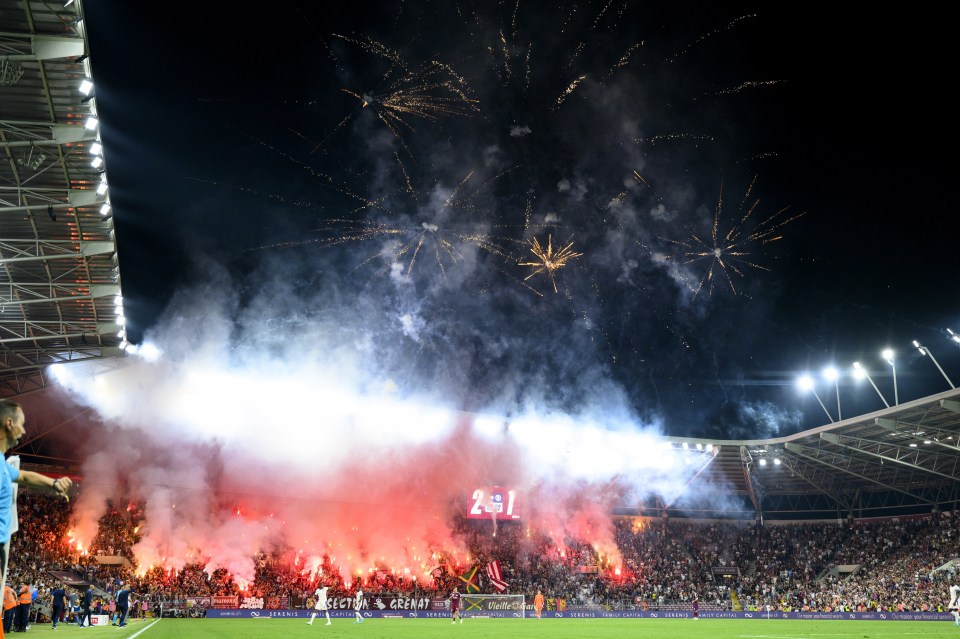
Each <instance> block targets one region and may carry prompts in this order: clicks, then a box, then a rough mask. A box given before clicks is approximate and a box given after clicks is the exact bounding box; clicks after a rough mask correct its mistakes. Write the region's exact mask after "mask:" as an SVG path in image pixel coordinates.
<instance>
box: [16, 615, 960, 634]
mask: <svg viewBox="0 0 960 639" xmlns="http://www.w3.org/2000/svg"><path fill="white" fill-rule="evenodd" d="M30 632H32V633H34V634H42V635H47V636H49V635H55V636H56V637H57V639H62V638H63V635H67V636H69V637H73V636H75V635H76V636H78V637H79V636H83V637H85V638H86V639H95V638H96V637H100V636H103V637H111V638H112V639H132V638H133V637H134V636H136V639H224V638H225V637H229V639H263V638H264V637H277V638H278V639H300V638H302V639H334V638H336V639H423V638H425V637H440V638H443V639H535V638H537V637H543V639H625V638H628V637H639V638H641V639H686V638H688V637H691V638H700V637H703V638H704V639H948V638H949V639H960V628H958V627H956V626H954V625H953V622H952V621H795V620H788V619H769V620H767V619H764V620H758V619H742V620H741V619H698V620H693V619H546V618H545V619H541V620H540V621H537V620H536V619H467V620H465V621H464V622H463V623H462V624H459V623H458V624H456V625H452V624H451V623H450V622H449V621H447V620H445V619H368V620H366V621H364V622H363V623H362V624H355V623H354V622H353V621H352V620H351V619H334V620H333V624H332V625H330V626H327V625H324V624H323V623H322V621H321V619H320V618H317V620H316V621H314V622H313V625H312V626H308V625H307V624H306V623H305V621H304V620H303V619H161V620H159V621H158V620H155V619H147V620H142V621H141V620H137V621H132V622H131V623H130V624H129V625H128V626H127V627H126V628H116V627H113V626H104V627H92V628H84V629H80V628H78V627H76V626H73V625H71V624H60V625H59V626H58V627H57V631H56V633H51V632H50V625H49V624H34V625H33V627H32V628H31V629H30Z"/></svg>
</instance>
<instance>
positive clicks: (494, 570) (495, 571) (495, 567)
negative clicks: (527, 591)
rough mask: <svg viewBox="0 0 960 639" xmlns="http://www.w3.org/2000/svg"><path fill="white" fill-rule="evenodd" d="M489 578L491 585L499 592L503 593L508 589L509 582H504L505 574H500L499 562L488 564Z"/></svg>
mask: <svg viewBox="0 0 960 639" xmlns="http://www.w3.org/2000/svg"><path fill="white" fill-rule="evenodd" d="M487 578H488V579H490V583H491V584H493V587H494V588H496V589H497V592H503V591H504V590H506V589H507V582H505V581H504V580H503V573H501V572H500V562H499V561H496V560H494V561H491V562H490V563H489V564H487Z"/></svg>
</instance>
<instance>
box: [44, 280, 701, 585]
mask: <svg viewBox="0 0 960 639" xmlns="http://www.w3.org/2000/svg"><path fill="white" fill-rule="evenodd" d="M211 290H212V289H210V288H204V289H201V290H197V291H194V292H193V293H191V294H185V295H181V296H178V298H177V300H176V302H175V305H174V306H172V307H171V309H170V311H169V312H168V313H167V314H166V318H165V320H163V321H162V322H161V323H159V324H158V326H157V327H156V328H155V329H154V330H153V331H152V332H151V334H150V335H149V337H148V339H149V341H150V342H151V343H152V344H154V345H155V347H156V348H157V349H158V350H159V352H161V353H162V356H161V357H160V358H159V359H158V360H156V361H147V360H144V359H141V358H138V357H136V356H131V357H130V360H129V364H128V365H127V366H124V367H121V368H119V369H117V370H116V371H114V372H111V373H106V374H100V375H98V376H97V377H96V378H92V377H87V376H84V375H82V374H81V373H80V369H61V371H60V373H59V379H60V381H61V384H62V385H63V386H64V387H65V388H67V389H68V390H69V391H70V392H71V393H72V394H73V395H74V396H75V397H76V398H77V399H78V401H80V402H82V403H84V404H86V405H89V406H92V407H93V408H94V409H95V410H96V413H97V414H98V415H99V416H100V418H101V419H102V420H103V422H104V423H105V424H106V426H105V429H106V432H105V433H104V436H103V437H98V438H97V441H96V443H95V445H93V444H92V443H91V445H90V446H89V448H90V449H91V450H95V451H96V452H92V453H90V454H87V455H86V458H85V460H84V462H83V475H84V482H83V491H82V494H81V496H80V497H79V499H78V501H77V503H76V507H75V517H76V521H75V522H74V526H73V530H74V534H75V538H76V539H77V541H78V542H80V543H81V544H82V545H83V547H88V546H89V543H90V541H91V540H92V538H93V534H94V531H95V530H96V522H97V520H98V518H99V517H100V516H101V515H102V514H103V512H104V510H105V508H106V505H107V502H108V500H112V501H113V502H114V504H115V505H117V504H119V505H120V506H121V507H122V505H123V504H124V503H126V502H125V501H124V500H142V502H143V503H144V504H145V519H146V522H147V523H146V524H145V526H144V528H143V530H142V531H141V532H142V541H141V542H140V543H139V544H138V545H137V546H136V547H135V549H134V551H135V553H136V556H137V559H138V562H139V564H140V568H141V569H146V568H148V567H150V566H158V565H160V566H168V567H170V566H172V567H181V566H182V565H184V564H185V563H188V562H195V561H201V562H204V563H205V565H206V566H207V568H208V570H214V569H216V568H227V569H228V570H230V571H231V572H232V573H233V574H234V575H236V576H237V578H238V580H239V581H240V582H241V583H245V582H249V581H251V580H252V579H253V562H252V556H253V555H254V553H255V552H256V551H258V550H261V549H263V548H267V547H270V544H271V543H272V542H274V541H276V540H278V539H279V540H283V541H285V542H286V543H289V544H290V545H291V546H292V547H293V548H296V549H297V551H298V552H299V553H301V554H302V556H303V557H304V558H305V560H304V561H305V563H304V565H305V566H306V567H309V566H314V567H316V566H317V565H319V562H320V558H321V557H322V556H323V555H324V554H325V553H326V554H329V555H331V556H332V557H335V558H336V559H335V560H334V561H333V563H334V565H337V566H339V567H340V568H339V569H340V571H341V573H342V574H343V576H344V577H345V578H346V579H349V576H350V575H352V574H356V572H357V571H358V570H367V569H369V568H371V567H372V566H373V565H378V566H380V565H386V566H389V567H396V568H401V567H402V568H409V569H411V570H412V571H413V573H414V574H416V573H418V572H419V571H420V569H421V568H422V567H423V566H425V565H426V564H428V563H429V556H430V554H431V553H432V552H436V551H438V550H447V551H449V552H451V553H453V556H454V557H455V558H457V557H459V558H460V560H463V561H465V552H466V549H465V548H463V547H461V543H462V542H460V541H459V540H458V539H457V538H455V537H454V535H453V534H452V532H451V531H450V529H449V527H448V522H449V521H450V520H451V517H455V516H460V515H462V514H463V513H464V512H465V509H466V506H467V499H468V497H469V493H470V491H472V490H473V489H475V488H477V487H483V486H490V485H501V486H506V487H509V488H511V489H514V490H516V491H517V494H518V508H519V509H520V510H521V511H522V512H523V516H524V520H525V521H528V522H530V524H531V525H535V526H537V527H540V528H541V529H543V530H545V531H547V532H548V534H550V535H551V536H552V537H553V540H554V542H555V543H556V544H557V546H558V547H563V545H564V537H565V536H571V537H580V538H584V539H587V540H588V541H589V542H590V543H592V544H594V546H595V547H596V548H598V549H599V550H600V551H602V552H603V553H604V556H606V557H608V558H613V559H614V560H617V558H618V555H617V551H616V546H615V543H614V537H613V527H612V520H611V517H610V512H611V511H612V508H614V507H615V506H618V505H624V503H635V502H632V501H631V500H640V499H642V498H643V497H645V496H647V495H650V494H663V495H676V494H682V493H683V491H684V487H685V486H686V483H687V482H688V481H689V479H690V469H691V461H690V460H689V459H685V458H684V455H681V454H680V453H678V452H676V451H675V450H674V449H673V448H672V447H670V446H669V445H665V444H664V443H662V442H661V441H659V439H658V435H659V434H660V424H659V423H641V422H640V421H639V420H638V419H637V418H636V417H635V416H634V415H633V413H632V411H631V410H630V409H629V408H628V403H627V401H626V397H625V395H624V393H623V392H622V390H620V389H619V388H617V386H616V385H615V384H613V383H611V382H610V381H609V380H607V379H605V378H604V376H603V374H602V373H601V372H599V371H597V370H595V369H589V368H587V369H584V371H583V374H582V377H581V383H580V387H579V388H575V389H570V393H571V397H575V398H576V403H577V405H578V406H579V407H580V408H579V409H578V410H577V411H576V412H574V413H570V412H564V411H560V410H557V408H556V406H555V404H554V402H552V401H550V400H548V399H546V398H544V397H538V396H537V395H536V394H535V393H527V394H525V395H524V400H523V403H522V404H517V403H516V402H515V401H514V400H510V399H509V398H504V399H503V400H501V401H499V402H491V404H490V409H489V410H484V411H478V412H471V413H464V412H462V411H460V410H459V409H458V407H457V406H455V405H453V404H452V403H451V402H450V401H449V400H445V399H444V398H442V397H440V396H437V395H436V394H435V393H431V392H430V391H429V390H424V389H422V388H420V389H418V388H414V387H411V385H410V384H409V383H407V384H405V383H404V382H403V381H402V378H400V377H394V376H392V375H389V374H388V372H387V371H385V370H384V368H383V366H384V361H385V359H386V358H384V357H383V356H384V355H385V353H384V352H383V350H382V349H383V346H382V345H383V342H382V341H380V340H378V339H377V338H376V337H370V338H369V339H358V340H356V341H354V342H351V341H348V340H344V339H343V337H344V334H345V333H344V331H343V330H342V327H336V326H335V324H336V320H332V321H325V320H315V321H314V322H313V323H310V322H306V321H304V322H302V323H300V324H298V331H299V332H300V334H301V335H308V336H309V339H307V340H303V339H299V340H289V341H288V342H287V343H286V344H285V345H283V346H278V344H277V341H276V339H275V337H265V333H266V332H269V331H271V330H273V328H272V327H275V326H277V325H278V324H280V323H282V321H284V318H283V317H282V313H284V312H285V308H284V305H283V304H281V303H277V302H276V301H275V302H274V303H273V304H270V303H266V302H265V301H263V300H258V301H255V302H253V303H251V304H249V305H248V311H249V313H245V312H243V311H241V310H240V309H238V306H237V304H236V303H235V301H233V298H232V297H231V296H230V295H228V294H221V295H218V296H213V295H211V294H210V293H211ZM219 290H221V291H222V289H219ZM271 308H273V309H275V312H276V313H280V314H281V315H277V316H274V315H271V314H270V312H269V311H268V309H271ZM254 311H255V312H256V313H258V314H261V316H260V318H259V321H258V322H254V321H253V320H252V319H251V318H250V314H252V313H253V312H254ZM345 315H346V316H351V317H353V318H354V325H353V326H351V327H350V329H351V330H350V333H351V334H363V333H364V332H365V331H375V329H376V327H375V325H374V324H373V323H371V322H372V320H369V318H365V316H364V313H363V312H361V310H360V307H359V305H357V306H354V307H353V308H351V309H348V312H346V313H345ZM231 316H232V317H239V319H238V320H236V321H234V320H232V319H231ZM286 319H287V320H289V318H286ZM396 321H397V323H398V324H400V325H401V327H402V329H401V331H400V333H403V334H409V333H411V332H413V333H416V334H417V336H418V337H419V339H424V340H425V339H430V338H429V337H427V335H428V334H429V330H430V329H429V326H428V325H427V322H424V321H423V320H422V318H417V317H414V316H412V315H402V316H400V317H398V318H397V319H396ZM241 327H242V328H241ZM408 337H409V335H408ZM74 371H76V372H74ZM687 456H689V453H688V454H687Z"/></svg>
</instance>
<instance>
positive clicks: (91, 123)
mask: <svg viewBox="0 0 960 639" xmlns="http://www.w3.org/2000/svg"><path fill="white" fill-rule="evenodd" d="M99 124H100V120H98V119H97V118H95V117H94V116H92V115H91V116H90V117H89V118H87V121H86V122H84V124H83V128H85V129H87V130H88V131H93V130H95V129H96V128H97V126H98V125H99Z"/></svg>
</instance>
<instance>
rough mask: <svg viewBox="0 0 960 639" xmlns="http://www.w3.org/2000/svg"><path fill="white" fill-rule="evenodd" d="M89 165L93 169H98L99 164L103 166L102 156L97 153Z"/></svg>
mask: <svg viewBox="0 0 960 639" xmlns="http://www.w3.org/2000/svg"><path fill="white" fill-rule="evenodd" d="M90 166H92V167H93V168H95V169H99V168H100V167H101V166H103V158H102V157H100V156H99V155H98V156H97V157H95V158H93V162H91V163H90Z"/></svg>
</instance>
